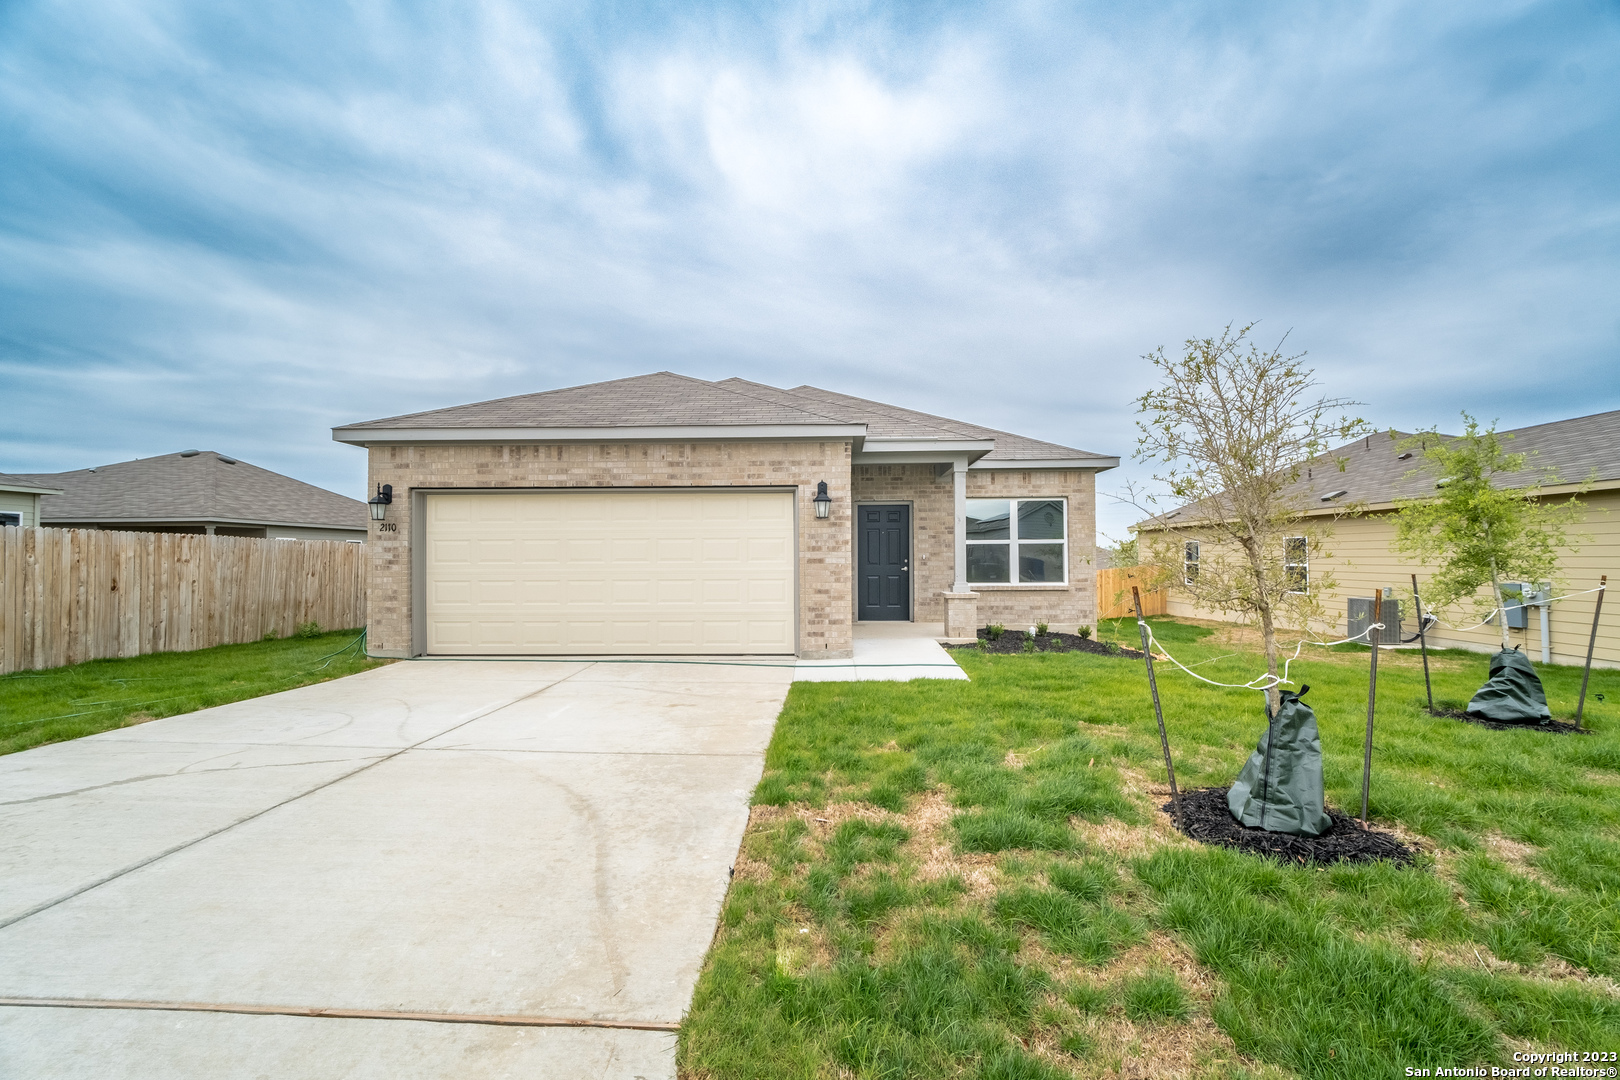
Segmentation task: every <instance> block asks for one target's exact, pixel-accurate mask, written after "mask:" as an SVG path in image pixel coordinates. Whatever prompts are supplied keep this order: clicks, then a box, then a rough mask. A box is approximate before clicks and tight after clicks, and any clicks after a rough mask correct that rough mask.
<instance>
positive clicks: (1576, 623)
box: [1168, 490, 1620, 667]
mask: <svg viewBox="0 0 1620 1080" xmlns="http://www.w3.org/2000/svg"><path fill="white" fill-rule="evenodd" d="M1582 501H1583V502H1585V503H1586V506H1587V512H1586V514H1585V518H1584V521H1583V522H1582V523H1581V524H1580V525H1579V526H1577V527H1576V528H1574V529H1572V530H1571V533H1572V534H1587V535H1588V536H1589V539H1583V540H1579V541H1578V543H1579V548H1578V549H1577V550H1576V551H1575V552H1573V553H1568V554H1566V555H1565V556H1564V559H1563V563H1562V572H1563V576H1564V578H1565V582H1564V589H1563V591H1565V592H1582V591H1584V590H1587V589H1592V588H1595V587H1596V586H1597V584H1598V579H1599V577H1600V576H1601V575H1603V574H1608V575H1609V577H1610V580H1611V583H1616V582H1617V579H1620V490H1605V491H1593V492H1589V493H1588V494H1587V495H1585V496H1583V498H1582ZM1332 529H1333V535H1332V537H1331V538H1329V539H1328V540H1327V542H1326V547H1327V549H1328V550H1329V551H1330V552H1332V556H1331V557H1328V558H1313V559H1312V561H1311V576H1312V580H1313V585H1314V582H1315V581H1317V580H1320V579H1319V577H1318V575H1320V574H1326V573H1331V574H1332V576H1333V577H1334V578H1336V579H1337V587H1336V588H1335V589H1334V590H1333V591H1332V592H1331V593H1329V594H1327V595H1326V596H1324V597H1323V606H1324V608H1325V609H1326V612H1327V615H1328V618H1329V622H1328V623H1327V624H1326V625H1323V626H1320V627H1315V628H1313V629H1316V630H1319V631H1323V632H1329V631H1331V632H1334V633H1335V635H1336V636H1340V635H1342V634H1343V633H1344V632H1345V630H1346V618H1345V601H1346V599H1348V598H1349V597H1352V596H1369V597H1370V596H1372V595H1374V593H1375V592H1376V591H1377V590H1379V589H1381V588H1383V587H1384V586H1386V585H1387V586H1392V587H1394V588H1395V590H1396V595H1403V596H1405V597H1407V598H1408V599H1410V596H1411V589H1412V577H1411V575H1412V574H1413V573H1414V571H1415V572H1416V573H1417V576H1418V588H1419V591H1420V592H1421V591H1422V589H1423V586H1424V583H1425V582H1426V581H1427V580H1428V578H1429V574H1430V572H1429V571H1428V570H1427V569H1426V568H1424V567H1422V566H1420V565H1418V564H1416V563H1413V562H1410V561H1408V560H1406V559H1403V558H1401V557H1400V556H1398V555H1397V554H1396V553H1395V551H1394V550H1393V548H1392V546H1391V545H1392V544H1393V542H1394V539H1395V520H1394V512H1393V511H1385V512H1379V513H1371V514H1367V515H1364V516H1362V517H1355V518H1345V519H1343V520H1341V521H1339V522H1337V523H1336V524H1335V525H1334V526H1333V527H1332ZM1203 542H1204V543H1205V544H1206V549H1205V550H1206V552H1211V553H1212V552H1213V550H1214V545H1213V544H1211V543H1210V542H1209V541H1208V540H1207V539H1206V540H1204V541H1203ZM1207 557H1208V555H1207V554H1206V558H1207ZM1507 580H1512V578H1508V579H1507ZM1484 595H1485V593H1483V592H1482V593H1481V596H1484ZM1595 603H1596V594H1594V593H1587V594H1585V595H1582V596H1575V597H1571V598H1570V599H1568V600H1561V601H1559V602H1557V603H1555V604H1553V605H1552V611H1551V612H1550V615H1549V618H1548V624H1549V629H1550V631H1551V635H1550V636H1551V645H1552V662H1553V663H1555V664H1582V663H1585V662H1586V645H1587V639H1588V637H1589V635H1590V634H1591V631H1592V610H1593V607H1594V605H1595ZM1424 610H1428V607H1427V605H1425V608H1424ZM1168 613H1169V614H1171V615H1179V616H1183V617H1188V618H1202V619H1228V618H1229V617H1228V616H1222V615H1220V614H1218V613H1215V612H1210V611H1207V610H1200V609H1199V608H1197V607H1196V606H1194V605H1193V604H1192V603H1191V602H1190V600H1189V598H1188V597H1187V595H1186V594H1185V593H1183V592H1176V593H1172V595H1171V598H1170V602H1169V605H1168ZM1438 614H1439V616H1440V618H1441V619H1442V620H1443V621H1444V622H1445V623H1447V624H1450V625H1452V626H1468V625H1471V624H1473V623H1475V622H1478V621H1479V617H1478V616H1476V615H1475V614H1474V610H1473V606H1472V604H1469V603H1466V602H1465V603H1463V604H1459V605H1457V606H1456V607H1454V608H1452V609H1449V610H1446V611H1442V612H1438ZM1525 614H1526V615H1527V616H1528V626H1527V627H1526V629H1524V630H1510V631H1508V635H1509V640H1510V642H1511V643H1512V644H1515V645H1518V646H1520V647H1521V648H1522V649H1523V651H1524V652H1525V653H1526V654H1527V655H1528V656H1529V657H1530V658H1531V659H1532V660H1536V661H1540V659H1541V618H1540V612H1539V610H1538V609H1536V608H1530V609H1528V610H1527V611H1526V613H1525ZM1404 618H1405V619H1406V622H1405V623H1404V624H1403V627H1402V629H1403V630H1404V632H1405V633H1406V634H1408V635H1410V634H1412V633H1415V632H1416V629H1417V622H1416V619H1415V617H1414V616H1413V615H1412V614H1411V613H1410V612H1408V613H1407V614H1406V615H1405V616H1404ZM1500 640H1501V638H1500V633H1499V632H1498V631H1497V629H1496V627H1495V624H1491V625H1488V626H1483V627H1480V628H1478V629H1475V630H1468V631H1457V630H1452V629H1449V628H1448V626H1441V627H1438V628H1437V629H1436V630H1435V631H1433V632H1432V633H1431V634H1430V636H1429V641H1430V644H1432V645H1435V646H1436V647H1440V648H1464V649H1475V650H1480V651H1485V652H1490V651H1494V650H1496V649H1497V648H1499V647H1500ZM1593 663H1594V665H1596V666H1600V667H1620V596H1616V595H1615V593H1614V592H1613V591H1611V593H1610V595H1609V596H1608V597H1607V598H1606V599H1605V600H1604V605H1603V619H1602V623H1601V625H1600V626H1599V627H1598V638H1597V648H1596V650H1595V651H1594V654H1593Z"/></svg>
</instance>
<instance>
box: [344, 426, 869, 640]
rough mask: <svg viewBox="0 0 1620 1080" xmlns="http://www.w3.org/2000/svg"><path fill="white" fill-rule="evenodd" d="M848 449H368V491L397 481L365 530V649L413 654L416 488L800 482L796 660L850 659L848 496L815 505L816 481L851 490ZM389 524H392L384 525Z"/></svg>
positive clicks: (751, 445) (705, 445)
mask: <svg viewBox="0 0 1620 1080" xmlns="http://www.w3.org/2000/svg"><path fill="white" fill-rule="evenodd" d="M849 470H850V444H849V443H848V442H845V441H837V442H794V441H785V440H784V441H772V442H765V441H761V442H729V443H721V442H712V443H711V442H702V443H567V444H557V445H512V446H506V445H501V446H479V445H473V446H445V445H434V444H427V445H417V446H374V447H372V448H371V460H370V472H371V477H370V483H371V490H373V491H374V490H376V485H378V484H392V485H393V486H394V503H393V505H392V506H391V507H389V510H388V519H387V521H386V522H383V523H381V525H382V526H383V528H379V523H378V522H372V523H371V533H370V536H369V541H370V542H369V543H368V545H367V547H368V549H369V551H368V553H369V555H370V558H371V586H370V597H369V607H368V613H369V617H370V622H369V632H368V635H367V639H368V644H369V647H370V648H371V650H372V651H373V652H374V653H377V654H379V655H387V656H407V655H410V650H411V550H410V537H411V498H410V495H411V492H412V491H413V490H414V489H418V488H430V489H432V488H441V489H442V488H514V487H516V488H529V487H533V488H548V487H555V488H569V487H643V488H646V487H797V488H798V500H799V537H798V540H799V649H800V655H801V656H807V657H818V658H841V657H847V656H849V655H850V654H851V649H852V639H851V629H852V621H853V614H852V609H853V596H852V593H851V584H850V582H851V575H852V562H853V560H852V558H851V555H850V537H851V535H852V520H853V519H852V518H851V513H852V510H851V507H850V501H849V500H848V499H847V498H835V499H834V500H833V504H832V516H831V517H830V518H828V519H827V520H824V521H823V520H817V518H816V516H815V511H814V508H813V506H812V505H811V501H810V500H811V499H812V498H813V497H814V495H815V492H816V482H817V481H818V480H826V481H828V485H829V487H831V488H832V489H833V490H834V491H838V490H839V489H841V488H842V489H844V490H846V491H847V490H848V483H847V481H846V480H845V478H846V477H848V476H849ZM388 526H392V528H387V527H388Z"/></svg>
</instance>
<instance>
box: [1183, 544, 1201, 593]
mask: <svg viewBox="0 0 1620 1080" xmlns="http://www.w3.org/2000/svg"><path fill="white" fill-rule="evenodd" d="M1181 580H1183V581H1185V582H1186V583H1187V584H1188V585H1191V584H1193V583H1194V582H1196V581H1197V580H1198V541H1196V540H1188V541H1187V544H1186V547H1185V548H1183V549H1182V572H1181Z"/></svg>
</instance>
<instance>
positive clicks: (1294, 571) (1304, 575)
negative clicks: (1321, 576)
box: [1283, 536, 1311, 593]
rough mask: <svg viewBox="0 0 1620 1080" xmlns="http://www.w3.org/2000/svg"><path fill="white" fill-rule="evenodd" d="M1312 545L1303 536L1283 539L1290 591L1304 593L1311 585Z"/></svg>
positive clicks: (1284, 566) (1285, 566)
mask: <svg viewBox="0 0 1620 1080" xmlns="http://www.w3.org/2000/svg"><path fill="white" fill-rule="evenodd" d="M1310 553H1311V546H1310V544H1308V543H1307V542H1306V540H1305V538H1304V537H1303V536H1290V537H1288V538H1287V539H1286V540H1284V541H1283V570H1284V571H1286V572H1287V574H1288V591H1289V592H1296V593H1302V592H1306V591H1308V590H1309V589H1310V587H1311V558H1310Z"/></svg>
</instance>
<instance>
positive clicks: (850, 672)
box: [793, 622, 967, 682]
mask: <svg viewBox="0 0 1620 1080" xmlns="http://www.w3.org/2000/svg"><path fill="white" fill-rule="evenodd" d="M898 628H904V629H903V630H902V629H898ZM928 628H929V627H928V626H927V624H918V623H903V622H895V623H857V624H856V626H855V655H854V657H853V658H852V659H849V660H800V661H799V663H798V665H797V667H795V668H794V672H793V681H794V682H909V681H910V680H912V679H960V680H966V679H967V672H965V671H963V670H962V669H961V667H960V666H958V665H957V663H956V661H955V660H952V659H951V656H950V654H949V653H947V652H946V651H945V650H944V649H942V648H940V645H939V642H938V641H936V640H935V639H934V638H933V637H931V636H929V635H928V634H927V633H926V630H927V629H928ZM940 629H943V626H940Z"/></svg>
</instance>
